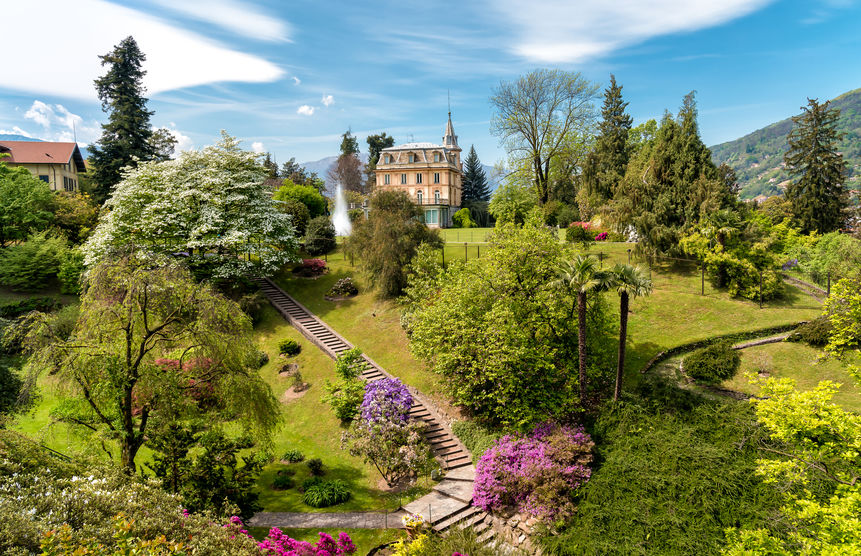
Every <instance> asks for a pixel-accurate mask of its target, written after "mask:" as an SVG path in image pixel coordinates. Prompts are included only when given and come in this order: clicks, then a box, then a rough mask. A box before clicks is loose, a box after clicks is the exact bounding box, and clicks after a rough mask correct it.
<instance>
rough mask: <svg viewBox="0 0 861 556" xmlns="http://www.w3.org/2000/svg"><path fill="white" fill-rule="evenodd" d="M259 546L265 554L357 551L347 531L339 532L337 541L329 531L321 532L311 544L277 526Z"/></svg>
mask: <svg viewBox="0 0 861 556" xmlns="http://www.w3.org/2000/svg"><path fill="white" fill-rule="evenodd" d="M257 547H258V549H259V550H260V553H261V554H263V555H264V556H348V555H350V554H354V553H355V552H356V545H355V544H353V541H352V540H351V539H350V536H349V535H347V533H343V532H342V533H339V534H338V540H337V541H335V539H333V538H332V536H331V535H329V534H328V533H323V532H320V540H319V541H317V543H316V544H311V543H310V542H305V541H297V540H295V539H291V538H290V537H288V536H287V535H285V534H284V533H282V532H281V530H280V529H278V528H277V527H273V528H272V529H270V530H269V534H268V535H267V536H266V538H265V539H263V541H261V542H260V544H258V545H257Z"/></svg>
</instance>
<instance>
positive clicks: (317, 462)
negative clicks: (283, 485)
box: [306, 458, 323, 477]
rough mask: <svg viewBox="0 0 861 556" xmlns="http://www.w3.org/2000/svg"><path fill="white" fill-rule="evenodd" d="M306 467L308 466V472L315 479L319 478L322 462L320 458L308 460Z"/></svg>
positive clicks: (321, 471)
mask: <svg viewBox="0 0 861 556" xmlns="http://www.w3.org/2000/svg"><path fill="white" fill-rule="evenodd" d="M306 465H307V466H308V470H309V471H310V472H311V474H312V475H314V476H315V477H319V476H320V475H322V474H323V460H321V459H320V458H313V459H309V460H308V462H307V463H306Z"/></svg>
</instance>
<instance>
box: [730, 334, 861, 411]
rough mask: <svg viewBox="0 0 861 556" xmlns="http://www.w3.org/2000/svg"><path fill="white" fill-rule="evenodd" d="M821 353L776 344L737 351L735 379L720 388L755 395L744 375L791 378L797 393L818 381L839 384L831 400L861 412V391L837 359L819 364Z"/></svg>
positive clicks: (755, 389)
mask: <svg viewBox="0 0 861 556" xmlns="http://www.w3.org/2000/svg"><path fill="white" fill-rule="evenodd" d="M821 355H822V351H821V350H818V349H816V348H812V347H810V346H808V345H806V344H802V343H796V342H779V343H776V344H766V345H762V346H756V347H752V348H747V349H744V350H742V352H741V369H740V370H739V372H738V374H737V375H736V376H735V378H733V379H731V380H727V381H725V382H724V383H723V384H722V386H723V387H724V388H730V389H732V390H736V391H738V392H745V393H747V394H757V393H758V392H759V386H756V385H753V384H751V383H750V380H749V379H748V377H746V376H745V374H747V373H754V374H757V373H759V372H762V371H764V372H766V373H768V375H769V376H774V377H780V378H791V379H793V380H795V382H796V385H797V387H798V389H799V390H812V389H813V388H814V387H816V385H817V384H818V383H819V381H822V380H832V381H834V382H837V383H839V384H841V386H840V389H839V391H838V392H837V394H836V395H835V396H834V401H835V402H836V403H838V404H840V405H841V406H843V407H844V408H845V409H847V410H848V411H854V412H859V411H861V390H859V388H858V386H856V383H855V381H854V380H853V379H852V377H851V376H850V375H849V372H848V371H847V369H846V365H845V364H843V363H842V362H841V361H839V360H835V359H826V360H823V361H820V360H819V358H820V356H821Z"/></svg>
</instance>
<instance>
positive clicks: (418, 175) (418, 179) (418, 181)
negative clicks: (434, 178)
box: [416, 174, 422, 183]
mask: <svg viewBox="0 0 861 556" xmlns="http://www.w3.org/2000/svg"><path fill="white" fill-rule="evenodd" d="M421 182H422V175H421V174H416V183H421Z"/></svg>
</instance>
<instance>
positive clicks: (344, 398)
mask: <svg viewBox="0 0 861 556" xmlns="http://www.w3.org/2000/svg"><path fill="white" fill-rule="evenodd" d="M323 388H325V390H326V395H325V396H323V399H322V401H323V402H324V403H327V404H329V405H331V406H332V411H333V412H334V413H335V417H337V418H338V419H339V420H340V421H341V422H342V423H349V422H350V421H352V420H353V419H355V418H356V416H357V415H358V414H359V405H360V404H361V403H362V398H363V397H364V395H365V383H364V381H362V380H359V379H358V378H349V379H347V378H342V379H341V380H339V381H338V382H335V383H333V382H331V381H329V380H328V379H327V380H326V385H325V386H324V387H323Z"/></svg>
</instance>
